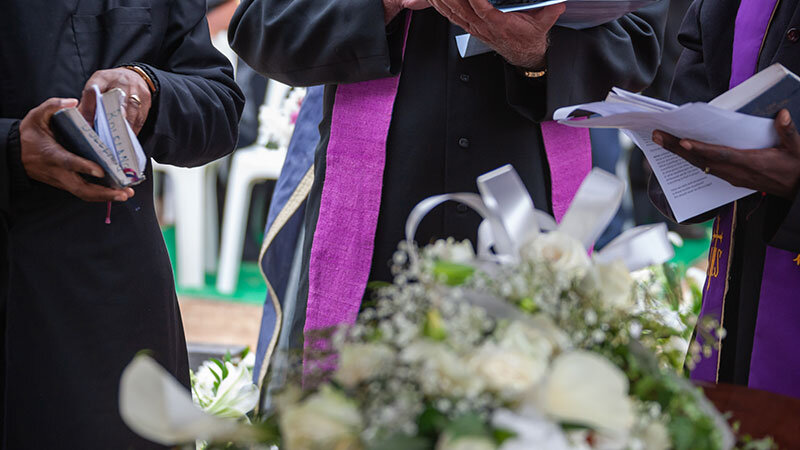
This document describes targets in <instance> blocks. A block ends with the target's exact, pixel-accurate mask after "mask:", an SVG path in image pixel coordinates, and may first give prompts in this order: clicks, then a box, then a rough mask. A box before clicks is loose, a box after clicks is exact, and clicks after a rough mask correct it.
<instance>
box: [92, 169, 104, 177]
mask: <svg viewBox="0 0 800 450" xmlns="http://www.w3.org/2000/svg"><path fill="white" fill-rule="evenodd" d="M92 176H93V177H95V178H102V177H103V171H102V170H93V171H92Z"/></svg>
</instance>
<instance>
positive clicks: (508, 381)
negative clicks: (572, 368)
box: [470, 344, 547, 400]
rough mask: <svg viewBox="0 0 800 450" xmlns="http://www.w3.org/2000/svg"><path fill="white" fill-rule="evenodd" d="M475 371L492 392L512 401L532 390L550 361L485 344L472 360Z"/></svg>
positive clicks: (545, 358)
mask: <svg viewBox="0 0 800 450" xmlns="http://www.w3.org/2000/svg"><path fill="white" fill-rule="evenodd" d="M470 364H471V365H472V367H473V370H475V372H476V373H477V374H478V376H480V377H481V378H483V380H484V381H485V382H486V385H487V386H488V387H489V389H491V390H493V391H495V392H497V393H498V394H500V395H501V396H502V397H504V398H506V399H509V400H513V399H516V398H518V396H519V394H521V393H523V392H525V391H527V390H529V389H531V388H533V387H534V386H535V385H536V384H537V383H539V382H540V381H541V380H542V378H543V377H544V374H545V373H546V372H547V357H546V356H545V357H539V358H534V357H532V356H531V355H529V354H526V353H523V352H521V351H518V350H509V349H504V348H502V347H498V346H497V345H495V344H486V345H484V346H483V347H481V349H480V350H479V351H478V353H477V354H476V355H475V356H473V357H472V359H471V361H470Z"/></svg>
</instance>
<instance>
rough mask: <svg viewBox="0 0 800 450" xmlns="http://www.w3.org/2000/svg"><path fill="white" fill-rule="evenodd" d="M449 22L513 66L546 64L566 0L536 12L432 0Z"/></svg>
mask: <svg viewBox="0 0 800 450" xmlns="http://www.w3.org/2000/svg"><path fill="white" fill-rule="evenodd" d="M429 2H430V4H431V5H432V6H433V7H434V8H436V10H437V11H439V14H441V15H443V16H444V17H446V18H447V19H448V20H450V22H452V23H454V24H456V25H458V26H459V27H461V28H463V29H464V31H466V32H467V33H469V34H471V35H473V36H475V37H476V38H478V39H480V40H481V41H483V42H485V43H486V44H487V45H489V47H491V48H492V49H493V50H494V51H496V52H497V53H499V54H500V56H502V57H503V58H505V59H506V61H508V62H509V63H511V64H512V65H514V66H517V67H522V68H527V69H542V68H544V67H545V65H546V62H545V56H546V54H547V47H548V35H549V33H550V29H551V28H553V25H555V23H556V21H557V20H558V18H559V17H560V16H561V14H563V13H564V10H565V9H566V5H564V4H563V3H560V4H557V5H551V6H546V7H544V8H540V9H536V10H534V11H526V12H509V13H504V12H502V11H500V10H498V9H497V8H495V7H494V6H492V5H491V4H490V3H489V2H488V0H429Z"/></svg>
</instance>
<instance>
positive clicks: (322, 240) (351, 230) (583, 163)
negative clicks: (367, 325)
mask: <svg viewBox="0 0 800 450" xmlns="http://www.w3.org/2000/svg"><path fill="white" fill-rule="evenodd" d="M410 16H411V14H410V13H409V22H410ZM408 26H409V24H408V23H407V24H406V36H407V35H408ZM404 51H405V49H404ZM399 82H400V75H398V76H396V77H392V78H383V79H379V80H372V81H365V82H361V83H355V84H343V85H339V86H338V88H337V90H336V98H335V102H334V107H333V116H332V119H331V129H330V141H329V143H328V148H327V157H326V163H327V167H326V169H325V181H324V184H323V187H322V198H321V203H320V210H319V219H318V221H317V228H316V230H315V232H314V240H313V243H312V247H311V260H310V264H309V287H308V304H307V310H306V323H305V328H304V331H305V332H306V335H307V336H308V333H309V331H312V330H320V329H325V328H329V327H332V326H335V325H339V324H352V323H353V322H355V320H356V317H357V315H358V311H359V308H360V306H361V299H362V297H363V296H364V290H365V288H366V285H367V281H368V280H367V278H368V277H369V272H370V265H371V263H372V253H373V249H374V241H375V229H376V227H377V222H378V211H379V209H380V206H381V189H382V187H383V170H384V165H385V162H386V137H387V134H388V132H389V125H390V124H391V119H392V112H393V109H394V101H395V97H396V96H397V89H398V86H399ZM542 136H543V139H544V142H545V148H546V151H547V158H548V163H549V165H550V171H551V179H552V186H551V188H552V198H553V210H554V212H555V214H556V218H557V219H560V218H561V216H563V214H564V212H566V210H567V207H568V206H569V203H570V201H571V200H572V197H573V196H574V195H575V193H576V192H577V190H578V187H579V186H580V183H581V182H582V181H583V179H584V177H585V176H586V175H587V174H588V173H589V171H590V170H591V167H592V159H591V142H590V140H589V132H588V130H585V129H578V128H572V127H566V126H563V125H558V124H556V123H553V122H548V123H545V124H542ZM489 169H493V167H487V170H489ZM431 194H435V193H431ZM325 346H326V344H325V343H324V342H321V341H320V340H317V339H306V356H308V350H309V347H313V348H324V347H325ZM323 364H325V363H323Z"/></svg>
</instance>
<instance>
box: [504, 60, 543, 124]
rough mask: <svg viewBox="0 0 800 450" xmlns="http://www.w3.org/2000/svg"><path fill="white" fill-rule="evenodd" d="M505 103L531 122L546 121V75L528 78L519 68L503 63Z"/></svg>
mask: <svg viewBox="0 0 800 450" xmlns="http://www.w3.org/2000/svg"><path fill="white" fill-rule="evenodd" d="M505 82H506V101H507V102H508V104H509V105H510V106H511V107H512V108H514V109H515V110H516V111H517V112H518V113H520V114H521V115H522V116H523V117H525V118H526V119H528V120H531V121H533V122H543V121H545V120H547V75H544V76H541V77H538V78H528V77H526V76H525V75H523V73H522V70H521V69H520V68H519V67H516V66H514V65H511V64H510V63H508V62H506V63H505Z"/></svg>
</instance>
